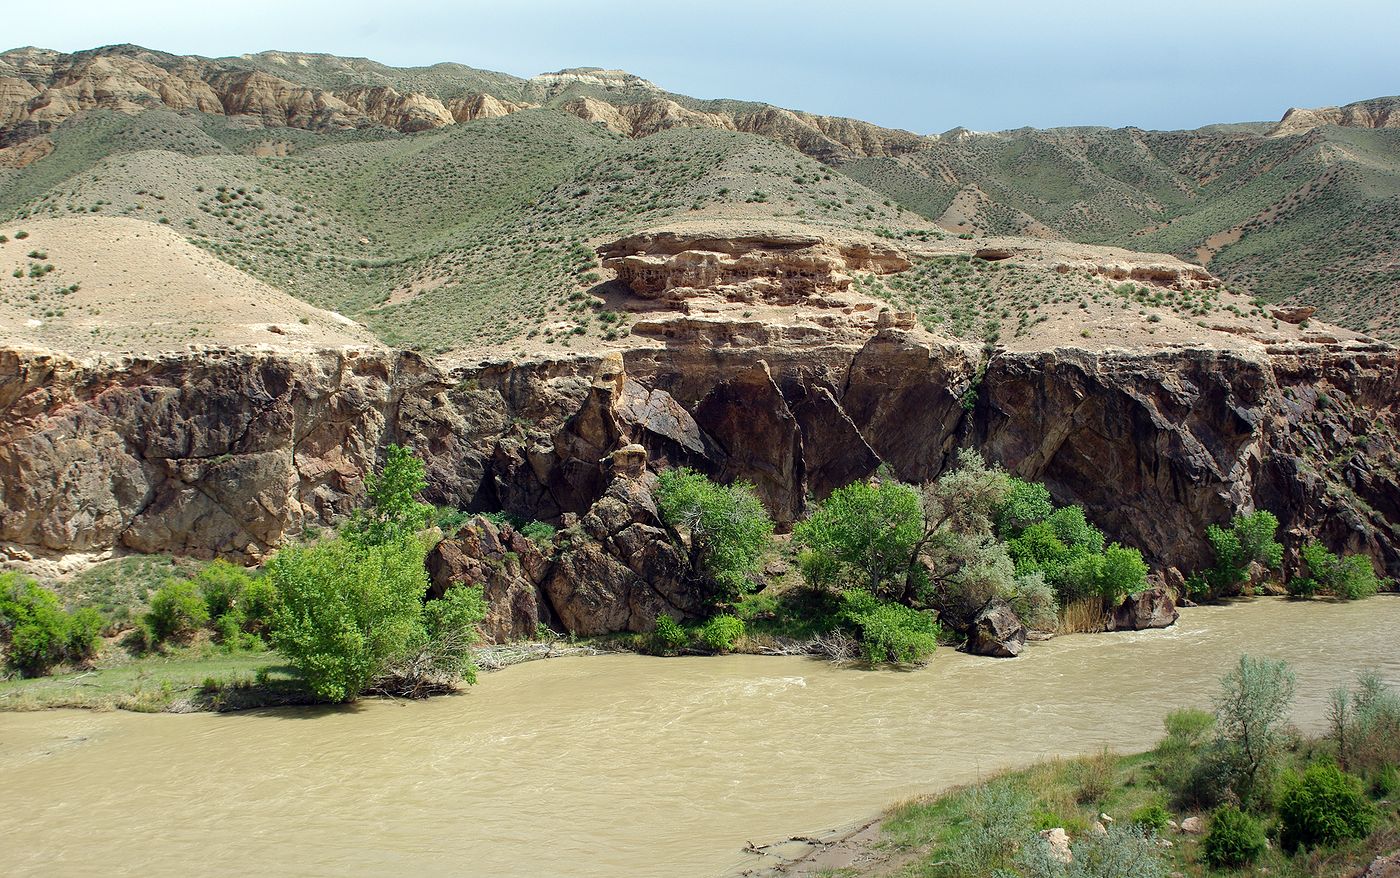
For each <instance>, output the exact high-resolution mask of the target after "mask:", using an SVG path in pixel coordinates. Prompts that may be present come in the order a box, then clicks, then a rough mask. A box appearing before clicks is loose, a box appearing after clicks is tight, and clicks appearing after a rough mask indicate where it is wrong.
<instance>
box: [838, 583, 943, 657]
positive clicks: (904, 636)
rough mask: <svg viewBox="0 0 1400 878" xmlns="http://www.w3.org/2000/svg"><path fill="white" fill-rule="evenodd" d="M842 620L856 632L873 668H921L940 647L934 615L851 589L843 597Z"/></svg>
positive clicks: (866, 592)
mask: <svg viewBox="0 0 1400 878" xmlns="http://www.w3.org/2000/svg"><path fill="white" fill-rule="evenodd" d="M841 600H842V613H841V615H842V618H843V619H844V620H845V621H846V622H847V623H848V624H849V625H850V626H851V627H852V628H854V629H855V631H856V635H857V636H858V637H859V638H860V643H861V648H862V650H863V651H864V653H865V658H866V660H867V661H868V662H870V663H871V664H880V663H882V662H892V663H895V664H917V663H919V662H922V661H925V660H926V659H927V658H928V657H929V656H931V655H933V652H934V650H935V649H936V648H937V647H938V624H937V623H936V622H935V621H934V620H933V616H932V615H931V614H930V613H927V612H923V611H920V610H915V609H912V608H910V607H906V606H904V605H903V604H897V603H893V602H889V601H881V600H879V599H878V598H876V597H875V596H874V595H872V594H871V593H870V592H868V591H863V590H861V589H851V590H850V591H847V592H846V593H845V594H843V595H842V596H841Z"/></svg>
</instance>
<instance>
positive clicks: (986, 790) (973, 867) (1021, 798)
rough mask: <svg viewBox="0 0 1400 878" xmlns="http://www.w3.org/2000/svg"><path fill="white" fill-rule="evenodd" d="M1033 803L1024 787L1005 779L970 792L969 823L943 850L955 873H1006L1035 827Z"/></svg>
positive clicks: (963, 877)
mask: <svg viewBox="0 0 1400 878" xmlns="http://www.w3.org/2000/svg"><path fill="white" fill-rule="evenodd" d="M1031 804H1032V803H1031V801H1030V798H1029V796H1027V794H1026V793H1025V791H1024V790H1020V789H1018V788H1016V787H1014V786H1013V785H1011V784H1010V783H1006V782H1004V781H1003V782H993V783H990V784H987V785H986V786H982V787H976V788H974V789H973V790H972V791H971V792H970V793H969V794H968V802H967V817H968V825H967V827H966V828H965V829H964V830H963V832H962V833H960V834H959V835H958V837H957V838H956V839H954V840H953V842H952V843H951V844H950V845H948V847H947V849H946V850H944V851H942V852H941V854H942V857H941V858H942V859H943V860H944V861H945V862H947V863H948V864H949V868H950V870H951V872H952V874H954V875H957V876H960V878H982V876H986V875H994V874H1003V873H1002V872H1001V871H1000V870H1002V869H1004V868H1005V867H1007V866H1009V865H1011V863H1012V858H1013V857H1014V856H1015V855H1016V852H1017V849H1018V848H1020V847H1022V845H1021V842H1022V841H1023V840H1024V839H1025V838H1026V837H1027V836H1028V835H1030V834H1031V832H1032V830H1033V824H1032V822H1031Z"/></svg>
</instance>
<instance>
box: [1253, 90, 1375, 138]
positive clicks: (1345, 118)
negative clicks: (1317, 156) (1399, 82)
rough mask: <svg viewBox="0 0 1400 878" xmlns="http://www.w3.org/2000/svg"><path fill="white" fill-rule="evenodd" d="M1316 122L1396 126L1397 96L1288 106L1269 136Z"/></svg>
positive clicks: (1296, 131) (1308, 127) (1310, 126)
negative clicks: (1330, 104)
mask: <svg viewBox="0 0 1400 878" xmlns="http://www.w3.org/2000/svg"><path fill="white" fill-rule="evenodd" d="M1320 125H1337V126H1340V127H1343V128H1400V97H1389V98H1372V99H1371V100H1367V101H1357V102H1356V103H1354V104H1347V105H1346V106H1343V107H1318V108H1314V109H1309V108H1307V107H1292V108H1290V109H1289V110H1288V112H1286V113H1284V114H1283V118H1282V119H1280V120H1279V123H1278V124H1277V125H1275V126H1274V127H1273V130H1271V131H1270V132H1269V136H1270V137H1283V136H1286V135H1289V134H1301V133H1303V132H1305V131H1309V130H1311V129H1313V128H1317V127H1318V126H1320Z"/></svg>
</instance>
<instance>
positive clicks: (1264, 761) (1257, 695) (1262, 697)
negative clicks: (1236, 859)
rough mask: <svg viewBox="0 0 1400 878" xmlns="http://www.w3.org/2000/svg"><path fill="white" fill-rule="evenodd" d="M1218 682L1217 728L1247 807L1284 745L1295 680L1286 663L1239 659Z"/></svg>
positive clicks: (1257, 795)
mask: <svg viewBox="0 0 1400 878" xmlns="http://www.w3.org/2000/svg"><path fill="white" fill-rule="evenodd" d="M1220 682H1221V692H1220V695H1219V697H1218V698H1217V699H1216V702H1215V716H1216V729H1217V732H1218V734H1219V738H1220V740H1221V742H1222V743H1223V744H1224V745H1225V746H1226V747H1227V748H1228V749H1229V751H1230V754H1231V756H1232V757H1233V761H1234V763H1235V774H1236V778H1235V792H1236V793H1237V794H1238V795H1239V797H1240V801H1242V802H1244V803H1246V804H1249V803H1253V802H1257V801H1259V800H1260V799H1261V798H1262V795H1263V793H1264V791H1265V786H1266V782H1267V781H1268V779H1269V775H1270V773H1271V772H1272V770H1273V765H1274V762H1275V760H1276V757H1277V755H1278V750H1279V747H1280V746H1281V744H1282V740H1283V721H1284V718H1285V717H1286V716H1287V714H1288V708H1289V705H1291V704H1292V703H1293V693H1294V689H1295V687H1296V685H1297V683H1296V678H1295V677H1294V675H1293V671H1292V669H1290V668H1289V667H1288V664H1287V663H1286V662H1282V661H1271V660H1269V659H1256V658H1252V657H1250V656H1247V655H1242V656H1240V660H1239V663H1238V664H1236V665H1235V667H1234V668H1232V669H1231V670H1230V672H1229V673H1227V674H1226V675H1225V676H1224V677H1223V678H1222V679H1221V681H1220Z"/></svg>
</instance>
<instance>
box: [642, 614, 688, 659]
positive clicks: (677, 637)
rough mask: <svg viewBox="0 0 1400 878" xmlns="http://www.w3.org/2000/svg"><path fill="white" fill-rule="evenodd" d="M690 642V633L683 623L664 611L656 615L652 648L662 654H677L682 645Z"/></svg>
mask: <svg viewBox="0 0 1400 878" xmlns="http://www.w3.org/2000/svg"><path fill="white" fill-rule="evenodd" d="M689 642H690V635H689V634H687V633H686V630H685V629H684V628H682V627H681V624H680V623H679V622H677V621H676V620H675V619H672V618H671V617H670V616H668V615H666V614H665V613H662V614H661V615H660V616H657V617H656V625H655V627H653V628H652V629H651V643H652V650H653V651H654V652H657V653H660V654H661V655H675V654H676V653H677V652H679V651H680V649H681V647H683V646H685V645H686V644H687V643H689Z"/></svg>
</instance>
